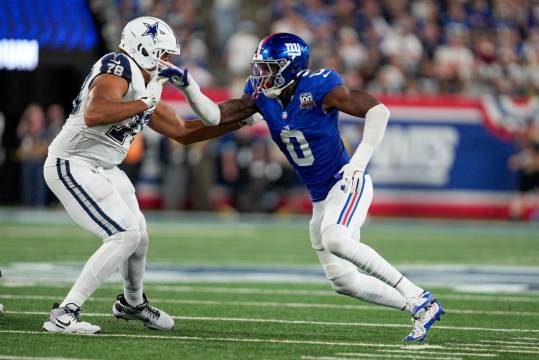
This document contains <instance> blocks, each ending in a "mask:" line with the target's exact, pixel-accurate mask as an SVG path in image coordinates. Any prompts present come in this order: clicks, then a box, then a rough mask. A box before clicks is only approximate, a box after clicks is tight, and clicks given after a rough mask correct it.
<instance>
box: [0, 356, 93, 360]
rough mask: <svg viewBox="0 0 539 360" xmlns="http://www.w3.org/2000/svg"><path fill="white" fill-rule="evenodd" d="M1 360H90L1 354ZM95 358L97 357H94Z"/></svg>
mask: <svg viewBox="0 0 539 360" xmlns="http://www.w3.org/2000/svg"><path fill="white" fill-rule="evenodd" d="M0 359H1V360H90V359H82V358H66V357H44V356H38V357H35V356H15V355H0ZM93 360H95V359H93Z"/></svg>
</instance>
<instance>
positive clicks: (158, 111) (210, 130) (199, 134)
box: [148, 103, 242, 145]
mask: <svg viewBox="0 0 539 360" xmlns="http://www.w3.org/2000/svg"><path fill="white" fill-rule="evenodd" d="M233 120H235V119H233V118H232V117H229V118H228V119H227V121H225V122H221V124H219V125H217V126H206V125H205V124H204V123H203V122H202V121H201V120H198V119H197V120H190V121H186V120H183V119H182V118H180V116H179V115H178V114H176V112H175V111H174V109H172V108H171V107H170V106H168V105H166V104H163V103H159V104H158V105H157V107H156V108H155V111H154V113H153V114H152V118H151V120H150V122H149V123H148V126H149V127H150V128H152V129H153V130H155V131H157V132H158V133H160V134H163V135H165V136H167V137H169V138H171V139H174V140H176V141H177V142H179V143H180V144H183V145H189V144H193V143H196V142H199V141H204V140H208V139H213V138H216V137H218V136H221V135H224V134H226V133H229V132H231V131H234V130H238V129H239V128H241V127H242V124H240V122H239V121H233ZM240 120H242V119H240Z"/></svg>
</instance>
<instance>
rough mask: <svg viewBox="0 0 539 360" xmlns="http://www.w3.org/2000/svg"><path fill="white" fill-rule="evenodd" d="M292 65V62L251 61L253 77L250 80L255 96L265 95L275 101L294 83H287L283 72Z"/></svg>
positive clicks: (283, 60) (279, 60)
mask: <svg viewBox="0 0 539 360" xmlns="http://www.w3.org/2000/svg"><path fill="white" fill-rule="evenodd" d="M289 65H290V60H287V59H278V60H260V59H256V58H255V59H253V60H251V76H250V77H249V80H250V81H251V85H252V86H253V89H254V91H255V92H254V94H255V96H256V95H257V94H259V93H263V94H264V95H265V96H267V97H269V98H270V99H275V98H277V97H278V96H279V95H281V92H282V91H283V90H284V89H285V88H286V87H288V86H289V85H290V84H292V83H293V82H294V80H292V81H290V82H288V84H287V83H286V82H285V79H284V77H283V76H282V73H283V71H284V70H285V69H286V68H287V67H288V66H289Z"/></svg>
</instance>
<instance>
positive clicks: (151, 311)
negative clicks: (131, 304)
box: [144, 304, 161, 320]
mask: <svg viewBox="0 0 539 360" xmlns="http://www.w3.org/2000/svg"><path fill="white" fill-rule="evenodd" d="M144 312H145V313H146V315H148V316H149V317H151V318H153V319H155V320H157V319H159V317H160V316H161V313H160V312H159V310H157V309H156V308H154V307H153V306H151V305H150V304H147V305H146V306H145V307H144Z"/></svg>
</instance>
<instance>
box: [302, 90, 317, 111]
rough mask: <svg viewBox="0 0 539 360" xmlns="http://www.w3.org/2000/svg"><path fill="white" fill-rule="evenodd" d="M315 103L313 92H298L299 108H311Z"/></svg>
mask: <svg viewBox="0 0 539 360" xmlns="http://www.w3.org/2000/svg"><path fill="white" fill-rule="evenodd" d="M315 105H316V104H315V103H314V99H313V94H311V93H310V92H306V93H301V94H299V108H300V109H302V110H303V109H312V108H313V107H314V106H315Z"/></svg>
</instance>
